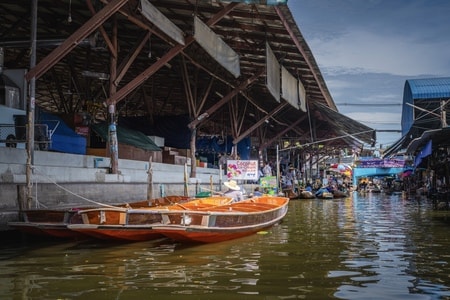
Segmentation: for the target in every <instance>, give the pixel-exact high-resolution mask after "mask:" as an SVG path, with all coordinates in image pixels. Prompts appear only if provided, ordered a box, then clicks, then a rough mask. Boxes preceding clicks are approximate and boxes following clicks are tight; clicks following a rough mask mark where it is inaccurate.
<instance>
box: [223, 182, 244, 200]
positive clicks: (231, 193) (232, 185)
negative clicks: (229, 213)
mask: <svg viewBox="0 0 450 300" xmlns="http://www.w3.org/2000/svg"><path fill="white" fill-rule="evenodd" d="M224 185H225V186H226V187H227V188H228V191H226V192H225V193H224V194H223V195H224V196H225V197H230V198H233V202H237V201H241V200H244V195H243V194H242V192H241V188H240V187H239V186H238V185H237V183H236V181H234V180H230V181H228V182H225V183H224Z"/></svg>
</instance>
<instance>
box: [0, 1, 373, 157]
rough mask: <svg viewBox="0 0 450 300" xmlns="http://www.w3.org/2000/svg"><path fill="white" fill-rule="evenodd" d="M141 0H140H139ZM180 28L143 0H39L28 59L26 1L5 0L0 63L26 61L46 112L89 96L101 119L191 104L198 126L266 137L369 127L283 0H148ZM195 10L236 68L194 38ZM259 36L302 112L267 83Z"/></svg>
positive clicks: (357, 134) (361, 134) (308, 136)
mask: <svg viewBox="0 0 450 300" xmlns="http://www.w3.org/2000/svg"><path fill="white" fill-rule="evenodd" d="M145 1H149V0H145ZM149 2H150V3H151V4H152V5H153V6H154V7H156V8H157V9H158V10H159V12H161V13H162V14H163V15H164V16H165V17H166V18H168V19H169V20H170V21H171V22H173V24H175V25H176V26H177V27H178V28H179V29H180V30H181V32H182V33H183V35H184V41H185V43H184V45H183V44H180V43H178V42H177V41H174V40H173V39H172V38H171V37H170V36H168V35H167V34H166V33H164V32H162V31H161V30H160V29H159V28H158V27H157V26H155V24H152V22H150V21H149V20H148V19H147V18H145V17H144V16H143V14H142V10H141V1H140V0H83V1H82V0H59V1H53V0H39V1H38V6H37V14H36V15H37V19H36V28H35V30H36V51H37V52H36V55H37V59H36V65H35V66H34V67H31V68H30V45H31V42H30V39H31V38H30V37H31V36H32V35H31V32H32V29H33V26H32V20H33V17H32V16H33V6H32V3H33V1H29V0H2V1H1V3H0V20H2V22H1V23H2V26H1V28H0V47H2V48H3V49H4V68H11V69H14V68H26V69H28V73H27V75H26V79H27V80H31V79H32V78H35V79H36V104H37V105H38V106H39V107H41V108H42V109H44V110H46V111H49V112H59V113H76V112H80V111H82V110H83V109H86V107H88V110H89V113H90V114H92V115H93V117H94V118H96V119H102V118H103V119H105V118H106V116H107V109H108V108H107V107H108V105H109V104H115V105H116V111H117V112H118V114H119V115H121V116H146V117H148V120H149V123H151V122H152V120H153V118H154V117H155V116H171V115H182V114H189V116H190V118H191V120H192V121H191V123H190V124H189V127H190V128H195V129H196V133H197V135H199V136H202V135H217V134H223V133H224V132H225V133H227V134H228V135H232V136H233V138H234V142H235V143H237V142H239V141H240V140H242V139H243V138H245V137H248V136H250V137H251V138H252V144H253V145H256V146H257V147H259V149H264V148H268V147H273V146H274V145H276V144H280V141H289V143H290V145H294V144H297V145H302V144H305V145H312V144H314V143H317V142H320V143H321V144H323V145H324V146H325V147H331V148H338V149H339V148H342V147H358V148H360V147H361V146H362V145H363V144H364V143H367V144H373V143H375V138H376V137H375V130H373V129H371V128H369V127H367V126H365V125H363V124H361V123H359V122H356V121H354V120H352V119H349V118H347V117H345V116H343V115H341V114H340V113H339V112H338V111H337V108H336V105H335V103H334V101H333V99H332V97H331V95H330V93H329V91H328V88H327V86H326V84H325V81H324V79H323V77H322V75H321V72H320V70H319V67H318V65H317V63H316V61H315V59H314V56H313V54H312V53H311V50H310V48H309V47H308V45H307V43H306V41H305V39H304V38H303V36H302V34H301V32H300V29H299V28H298V26H297V24H296V23H295V21H294V18H293V16H292V14H291V12H290V10H289V8H288V7H287V6H286V5H262V4H246V3H239V2H230V1H219V0H150V1H149ZM194 16H195V17H198V18H199V19H201V20H202V21H203V22H204V23H205V24H207V25H208V26H209V28H210V29H211V30H212V31H213V32H214V33H216V34H217V35H219V36H220V37H221V38H222V40H223V41H224V42H225V43H226V44H227V45H228V46H230V47H231V48H232V49H233V50H234V51H235V52H236V53H238V54H239V59H240V76H239V77H237V78H236V77H235V76H233V75H232V74H230V73H229V72H228V71H227V70H225V69H224V68H223V67H222V66H221V65H220V64H218V63H217V62H216V61H215V60H214V59H213V58H212V57H211V56H210V55H209V54H208V53H207V52H206V51H205V50H204V49H203V48H202V47H201V46H200V45H199V44H198V43H197V42H196V41H195V39H194V38H193V23H194ZM266 42H267V43H268V44H269V45H270V47H271V48H272V50H273V52H274V54H275V56H276V58H277V59H278V61H279V63H280V64H281V65H282V66H284V67H285V68H286V69H287V70H289V72H290V73H291V74H292V75H293V76H294V77H296V78H298V79H299V80H300V81H301V82H302V83H303V85H304V87H305V91H306V98H307V108H308V111H307V112H303V111H301V110H298V109H297V108H295V107H293V106H291V105H290V104H288V103H287V102H286V101H285V100H283V99H281V101H280V102H277V101H275V100H274V98H273V96H272V95H271V94H270V93H269V91H268V89H267V87H266Z"/></svg>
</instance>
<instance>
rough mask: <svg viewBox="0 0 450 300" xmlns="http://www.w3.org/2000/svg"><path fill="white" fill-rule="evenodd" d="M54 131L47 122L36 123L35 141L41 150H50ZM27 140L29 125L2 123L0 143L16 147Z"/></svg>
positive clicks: (0, 125)
mask: <svg viewBox="0 0 450 300" xmlns="http://www.w3.org/2000/svg"><path fill="white" fill-rule="evenodd" d="M52 134H53V131H52V130H50V129H49V128H48V125H47V124H35V125H34V143H35V144H36V147H38V149H40V150H48V148H49V147H50V144H51V138H52ZM26 141H27V126H26V125H23V126H20V125H12V124H0V144H1V143H4V144H5V146H6V147H11V148H16V147H17V144H18V143H25V142H26Z"/></svg>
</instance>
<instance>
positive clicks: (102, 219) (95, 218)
mask: <svg viewBox="0 0 450 300" xmlns="http://www.w3.org/2000/svg"><path fill="white" fill-rule="evenodd" d="M231 202H232V198H228V197H206V198H196V199H191V200H190V201H186V202H183V203H171V205H166V206H153V207H98V208H92V209H86V210H81V211H79V212H78V214H79V215H80V216H81V220H82V223H81V224H79V223H78V224H70V225H68V226H67V227H68V228H69V229H70V230H72V231H74V232H78V233H80V234H84V235H88V236H91V237H94V238H97V239H102V240H115V241H128V242H137V241H148V240H153V239H158V238H161V237H164V236H163V235H162V234H161V233H159V232H156V231H155V230H153V226H154V225H155V224H159V225H160V224H167V223H170V224H172V223H176V224H179V223H180V222H181V220H180V218H181V217H180V215H179V212H180V211H183V212H185V211H189V212H192V211H200V210H208V209H209V208H211V207H216V206H219V205H224V204H228V203H231Z"/></svg>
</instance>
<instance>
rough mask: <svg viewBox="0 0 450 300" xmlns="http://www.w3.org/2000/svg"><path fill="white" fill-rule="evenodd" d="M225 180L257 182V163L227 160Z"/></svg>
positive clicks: (255, 161) (253, 161)
mask: <svg viewBox="0 0 450 300" xmlns="http://www.w3.org/2000/svg"><path fill="white" fill-rule="evenodd" d="M227 179H228V180H230V179H233V180H258V161H257V160H227Z"/></svg>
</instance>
